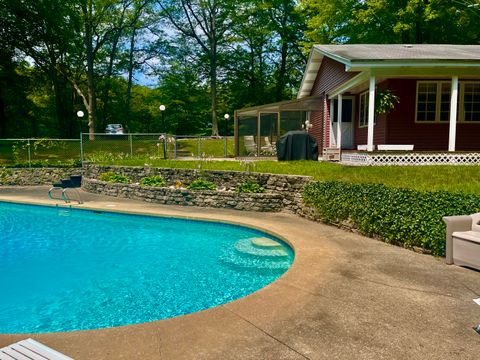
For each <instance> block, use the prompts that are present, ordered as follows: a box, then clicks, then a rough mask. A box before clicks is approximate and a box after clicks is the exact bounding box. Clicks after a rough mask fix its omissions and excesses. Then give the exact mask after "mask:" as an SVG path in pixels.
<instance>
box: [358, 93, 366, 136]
mask: <svg viewBox="0 0 480 360" xmlns="http://www.w3.org/2000/svg"><path fill="white" fill-rule="evenodd" d="M367 94H368V90H366V91H364V92H362V93H360V94H358V128H359V129H361V128H366V127H368V108H367V107H366V106H365V109H364V114H363V115H364V117H365V118H364V124H363V125H362V124H361V119H360V116H361V115H362V96H365V104H367V102H368V96H367Z"/></svg>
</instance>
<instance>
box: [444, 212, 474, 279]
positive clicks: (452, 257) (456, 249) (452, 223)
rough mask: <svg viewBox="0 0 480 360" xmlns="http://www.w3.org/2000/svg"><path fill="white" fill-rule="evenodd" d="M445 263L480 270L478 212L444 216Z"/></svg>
mask: <svg viewBox="0 0 480 360" xmlns="http://www.w3.org/2000/svg"><path fill="white" fill-rule="evenodd" d="M443 221H444V222H445V223H446V224H447V238H446V242H447V243H446V250H445V253H446V254H445V260H446V263H447V264H455V265H460V266H468V267H471V268H474V269H477V270H480V213H476V214H472V215H462V216H445V217H444V218H443Z"/></svg>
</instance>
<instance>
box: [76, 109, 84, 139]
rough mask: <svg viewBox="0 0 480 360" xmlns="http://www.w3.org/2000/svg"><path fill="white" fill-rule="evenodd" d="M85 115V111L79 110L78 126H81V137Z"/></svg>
mask: <svg viewBox="0 0 480 360" xmlns="http://www.w3.org/2000/svg"><path fill="white" fill-rule="evenodd" d="M84 115H85V113H84V112H83V111H82V110H78V111H77V117H78V127H79V128H80V137H82V119H83V117H84Z"/></svg>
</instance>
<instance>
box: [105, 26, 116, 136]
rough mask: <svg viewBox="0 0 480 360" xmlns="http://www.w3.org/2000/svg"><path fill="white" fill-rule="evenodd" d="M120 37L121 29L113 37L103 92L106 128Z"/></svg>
mask: <svg viewBox="0 0 480 360" xmlns="http://www.w3.org/2000/svg"><path fill="white" fill-rule="evenodd" d="M119 38H120V31H119V32H117V34H115V37H114V39H113V43H112V51H111V52H110V59H109V60H108V67H107V73H106V76H105V78H106V79H105V80H106V81H105V86H104V88H103V93H102V103H103V108H102V110H103V111H102V128H105V127H106V126H107V122H108V118H109V109H108V105H109V92H110V80H111V78H112V74H113V60H114V59H115V54H116V53H117V46H118V40H119Z"/></svg>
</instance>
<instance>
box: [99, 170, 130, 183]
mask: <svg viewBox="0 0 480 360" xmlns="http://www.w3.org/2000/svg"><path fill="white" fill-rule="evenodd" d="M100 180H101V181H106V182H110V183H121V184H128V183H129V182H130V179H129V178H128V177H126V176H125V175H117V174H115V173H114V172H111V171H108V172H104V173H101V174H100Z"/></svg>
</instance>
